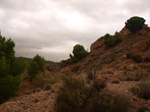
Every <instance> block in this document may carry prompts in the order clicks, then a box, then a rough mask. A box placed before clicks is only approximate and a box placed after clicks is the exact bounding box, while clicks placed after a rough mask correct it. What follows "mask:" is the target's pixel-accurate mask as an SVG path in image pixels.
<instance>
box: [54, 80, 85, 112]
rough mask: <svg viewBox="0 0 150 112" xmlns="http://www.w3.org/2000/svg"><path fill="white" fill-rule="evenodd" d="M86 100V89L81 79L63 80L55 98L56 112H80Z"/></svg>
mask: <svg viewBox="0 0 150 112" xmlns="http://www.w3.org/2000/svg"><path fill="white" fill-rule="evenodd" d="M86 99H87V87H86V86H85V84H84V82H83V81H82V80H81V79H73V78H71V77H67V78H65V81H64V84H63V86H62V87H61V88H60V90H59V91H58V95H57V98H56V110H57V112H81V110H82V107H83V105H84V103H85V101H86Z"/></svg>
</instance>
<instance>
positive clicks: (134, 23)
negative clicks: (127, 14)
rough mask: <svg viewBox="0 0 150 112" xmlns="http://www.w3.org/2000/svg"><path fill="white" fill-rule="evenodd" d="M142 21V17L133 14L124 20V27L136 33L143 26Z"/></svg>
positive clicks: (143, 21)
mask: <svg viewBox="0 0 150 112" xmlns="http://www.w3.org/2000/svg"><path fill="white" fill-rule="evenodd" d="M144 23H145V19H144V18H142V17H137V16H134V17H131V18H130V19H128V20H127V22H125V28H127V29H129V30H130V31H131V32H132V33H136V32H138V31H140V30H141V29H142V28H143V25H144Z"/></svg>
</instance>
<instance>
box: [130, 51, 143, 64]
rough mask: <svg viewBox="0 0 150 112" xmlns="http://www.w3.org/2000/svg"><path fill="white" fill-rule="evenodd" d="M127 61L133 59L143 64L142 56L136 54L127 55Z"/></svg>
mask: <svg viewBox="0 0 150 112" xmlns="http://www.w3.org/2000/svg"><path fill="white" fill-rule="evenodd" d="M127 59H132V60H134V61H135V62H137V63H141V62H142V56H141V55H138V54H136V53H127Z"/></svg>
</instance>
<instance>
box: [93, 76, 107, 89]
mask: <svg viewBox="0 0 150 112" xmlns="http://www.w3.org/2000/svg"><path fill="white" fill-rule="evenodd" d="M93 87H94V88H95V89H96V90H97V91H101V90H102V89H104V88H105V87H106V81H105V80H104V79H94V81H93Z"/></svg>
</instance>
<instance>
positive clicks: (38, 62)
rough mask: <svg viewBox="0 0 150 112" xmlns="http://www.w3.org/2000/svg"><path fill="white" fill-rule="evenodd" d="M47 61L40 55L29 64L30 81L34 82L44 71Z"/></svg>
mask: <svg viewBox="0 0 150 112" xmlns="http://www.w3.org/2000/svg"><path fill="white" fill-rule="evenodd" d="M44 65H45V59H44V58H43V57H41V56H39V55H38V54H37V55H36V56H35V57H33V59H32V60H31V62H30V63H29V67H28V73H29V76H30V79H31V80H32V79H33V78H34V77H35V74H38V73H39V72H42V71H44Z"/></svg>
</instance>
